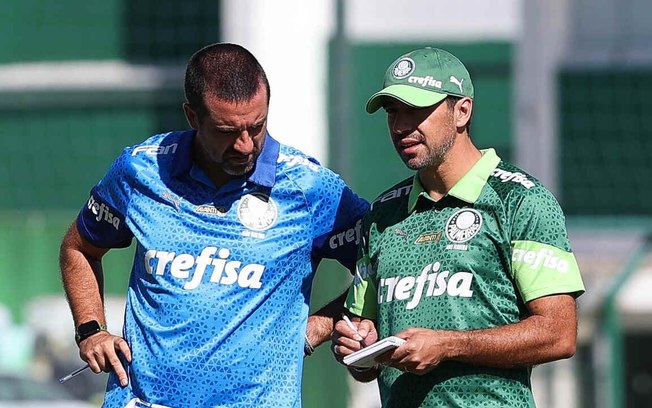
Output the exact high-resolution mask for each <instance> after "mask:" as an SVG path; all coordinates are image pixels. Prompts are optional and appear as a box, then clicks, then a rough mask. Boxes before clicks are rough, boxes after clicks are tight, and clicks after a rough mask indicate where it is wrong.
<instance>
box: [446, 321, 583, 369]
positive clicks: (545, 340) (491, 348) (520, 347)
mask: <svg viewBox="0 0 652 408" xmlns="http://www.w3.org/2000/svg"><path fill="white" fill-rule="evenodd" d="M537 320H539V319H538V318H537V317H536V316H534V317H531V318H528V319H526V320H524V321H521V322H519V323H515V324H512V325H507V326H502V327H497V328H491V329H483V330H472V331H462V332H442V335H444V336H450V337H449V339H448V341H446V340H445V341H444V343H445V344H449V346H448V350H449V358H448V359H450V360H456V361H461V362H465V363H470V364H474V365H483V366H490V367H500V368H513V367H523V366H531V365H535V364H542V363H547V362H550V361H554V360H558V359H562V358H568V357H571V356H572V355H573V354H574V353H575V345H574V342H572V344H571V342H570V341H568V340H566V338H565V337H564V336H558V335H557V333H555V332H550V331H549V330H548V329H547V328H546V327H547V325H546V324H545V323H542V322H538V321H537Z"/></svg>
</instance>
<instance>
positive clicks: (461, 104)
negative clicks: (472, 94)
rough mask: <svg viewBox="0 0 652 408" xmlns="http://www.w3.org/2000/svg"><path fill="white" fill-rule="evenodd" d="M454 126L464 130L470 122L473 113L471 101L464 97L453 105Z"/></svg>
mask: <svg viewBox="0 0 652 408" xmlns="http://www.w3.org/2000/svg"><path fill="white" fill-rule="evenodd" d="M455 113H456V115H455V126H457V127H458V128H465V127H466V126H467V125H468V124H469V122H470V121H471V113H473V99H471V98H469V97H464V98H462V99H460V100H459V101H457V103H456V104H455Z"/></svg>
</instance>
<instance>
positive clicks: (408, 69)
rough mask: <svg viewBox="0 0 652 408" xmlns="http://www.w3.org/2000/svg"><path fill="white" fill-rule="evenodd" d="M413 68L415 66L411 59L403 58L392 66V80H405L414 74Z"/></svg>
mask: <svg viewBox="0 0 652 408" xmlns="http://www.w3.org/2000/svg"><path fill="white" fill-rule="evenodd" d="M415 66H416V65H415V64H414V61H412V58H403V59H401V60H400V61H398V62H397V63H396V64H394V69H392V75H394V78H396V79H402V78H405V77H407V76H409V75H410V74H411V73H413V72H414V68H415Z"/></svg>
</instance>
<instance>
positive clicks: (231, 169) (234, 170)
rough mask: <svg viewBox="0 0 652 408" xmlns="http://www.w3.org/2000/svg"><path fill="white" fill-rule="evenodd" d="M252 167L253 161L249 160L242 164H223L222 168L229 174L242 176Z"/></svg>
mask: <svg viewBox="0 0 652 408" xmlns="http://www.w3.org/2000/svg"><path fill="white" fill-rule="evenodd" d="M253 168H254V163H253V162H249V163H246V164H243V165H230V166H224V167H223V168H222V170H224V172H225V173H226V174H228V175H229V176H244V175H245V174H247V173H249V172H250V171H251V169H253Z"/></svg>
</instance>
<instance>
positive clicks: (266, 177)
mask: <svg viewBox="0 0 652 408" xmlns="http://www.w3.org/2000/svg"><path fill="white" fill-rule="evenodd" d="M196 135H197V132H196V131H195V130H192V131H188V132H185V134H184V135H182V137H181V138H180V140H179V142H178V143H179V154H177V155H175V158H174V159H175V160H174V163H173V168H172V174H173V175H174V176H175V177H178V176H180V175H182V174H187V173H189V172H190V170H191V169H192V167H193V165H194V164H195V163H194V161H193V159H192V146H193V141H194V139H195V136H196ZM280 149H281V145H280V143H279V142H278V141H276V139H274V138H272V136H270V134H269V133H266V134H265V143H264V144H263V150H262V151H261V152H260V155H258V158H257V159H256V165H255V166H254V170H253V171H252V172H250V173H249V174H248V175H247V179H246V180H247V181H248V182H252V183H255V184H258V185H260V186H263V187H269V188H271V187H273V186H274V182H275V181H276V165H277V161H278V154H279V151H280Z"/></svg>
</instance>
